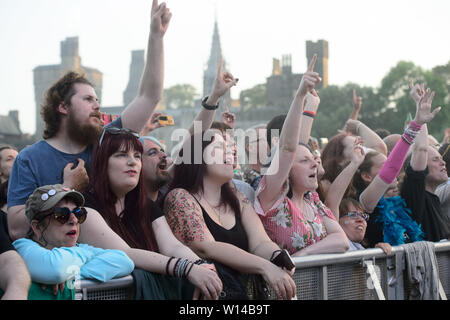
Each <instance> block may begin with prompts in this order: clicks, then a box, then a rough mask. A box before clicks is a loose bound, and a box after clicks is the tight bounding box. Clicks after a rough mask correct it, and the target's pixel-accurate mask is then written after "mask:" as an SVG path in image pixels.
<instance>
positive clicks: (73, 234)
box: [66, 230, 77, 236]
mask: <svg viewBox="0 0 450 320" xmlns="http://www.w3.org/2000/svg"><path fill="white" fill-rule="evenodd" d="M66 234H67V235H68V236H75V235H76V234H77V231H76V230H72V231H69V232H67V233H66Z"/></svg>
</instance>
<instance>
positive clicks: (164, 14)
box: [121, 0, 172, 132]
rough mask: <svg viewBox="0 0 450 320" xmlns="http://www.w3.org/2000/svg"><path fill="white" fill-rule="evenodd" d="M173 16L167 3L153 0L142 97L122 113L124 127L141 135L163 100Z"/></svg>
mask: <svg viewBox="0 0 450 320" xmlns="http://www.w3.org/2000/svg"><path fill="white" fill-rule="evenodd" d="M171 17H172V13H171V12H170V10H169V9H168V8H167V7H166V4H165V3H164V2H163V3H161V4H159V5H158V0H153V3H152V10H151V24H150V35H149V40H148V45H147V59H146V63H145V67H144V71H143V74H142V78H141V82H140V84H139V92H138V96H137V97H136V98H134V99H133V101H131V103H130V104H129V105H128V106H127V107H126V109H125V110H124V112H123V113H122V116H121V117H122V126H123V127H124V128H128V129H132V130H134V131H136V132H140V131H141V130H142V128H143V127H144V126H145V124H146V123H147V120H148V119H149V118H150V116H151V115H152V113H153V111H154V110H155V108H156V105H157V104H158V102H159V101H160V100H161V97H162V90H163V82H164V42H163V38H164V35H165V33H166V31H167V29H168V27H169V22H170V19H171Z"/></svg>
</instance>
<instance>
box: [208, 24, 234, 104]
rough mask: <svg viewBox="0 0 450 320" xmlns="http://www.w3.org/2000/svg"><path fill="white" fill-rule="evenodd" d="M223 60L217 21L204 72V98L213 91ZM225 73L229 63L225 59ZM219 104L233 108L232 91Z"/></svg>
mask: <svg viewBox="0 0 450 320" xmlns="http://www.w3.org/2000/svg"><path fill="white" fill-rule="evenodd" d="M221 59H223V55H222V47H221V45H220V35H219V27H218V25H217V21H215V22H214V31H213V38H212V44H211V52H210V54H209V60H208V65H207V67H206V69H205V71H204V72H203V97H205V96H207V95H209V94H210V93H211V91H212V87H213V85H214V81H215V80H216V76H217V70H218V69H219V64H220V60H221ZM222 68H223V70H224V71H227V63H226V61H225V59H223V66H222ZM219 103H220V104H221V105H222V106H228V107H231V105H232V101H231V96H230V91H228V92H227V93H226V94H225V95H224V96H223V97H222V98H221V99H220V100H219Z"/></svg>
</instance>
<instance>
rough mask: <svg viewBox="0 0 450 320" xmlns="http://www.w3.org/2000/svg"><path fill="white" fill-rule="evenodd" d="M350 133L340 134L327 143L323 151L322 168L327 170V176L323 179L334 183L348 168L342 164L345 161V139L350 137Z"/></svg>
mask: <svg viewBox="0 0 450 320" xmlns="http://www.w3.org/2000/svg"><path fill="white" fill-rule="evenodd" d="M349 135H350V134H348V133H339V134H337V135H335V136H334V137H333V138H331V139H330V141H329V142H328V143H327V145H326V146H325V148H324V149H323V151H322V156H321V158H322V166H323V168H324V169H325V174H324V175H323V177H322V179H324V180H328V181H330V183H333V181H334V179H336V178H337V176H338V175H339V174H340V173H341V172H342V170H343V169H344V168H345V167H346V165H347V164H346V163H344V164H343V163H342V162H343V161H344V160H345V157H344V149H345V146H344V142H343V141H344V139H345V137H347V136H349Z"/></svg>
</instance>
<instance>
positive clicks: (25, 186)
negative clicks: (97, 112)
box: [8, 117, 122, 208]
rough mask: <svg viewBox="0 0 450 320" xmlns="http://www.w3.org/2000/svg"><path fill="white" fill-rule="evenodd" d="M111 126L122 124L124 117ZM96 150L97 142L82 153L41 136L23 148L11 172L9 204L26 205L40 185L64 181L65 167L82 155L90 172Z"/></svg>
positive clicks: (10, 205)
mask: <svg viewBox="0 0 450 320" xmlns="http://www.w3.org/2000/svg"><path fill="white" fill-rule="evenodd" d="M108 126H114V127H118V128H121V127H122V121H121V118H120V117H119V118H118V119H116V120H115V121H113V122H111V123H110V124H108ZM92 150H93V145H90V146H88V147H87V148H86V149H85V150H84V151H83V152H81V153H77V154H69V153H64V152H61V151H59V150H57V149H55V148H53V147H52V146H51V145H50V144H48V143H47V142H46V141H45V140H40V141H38V142H36V143H35V144H33V145H32V146H29V147H27V148H25V149H23V150H22V151H20V152H19V154H18V155H17V157H16V159H15V161H14V164H13V167H12V169H11V173H10V176H9V184H8V208H10V207H14V206H18V205H24V204H25V202H26V201H27V199H28V197H29V196H30V194H32V193H33V191H34V190H35V189H36V188H39V187H41V186H46V185H53V184H60V183H63V172H64V168H65V167H66V165H67V164H68V163H69V162H72V163H77V159H78V158H81V159H83V160H84V162H85V167H86V171H87V172H88V174H89V167H90V163H91V157H92Z"/></svg>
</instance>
